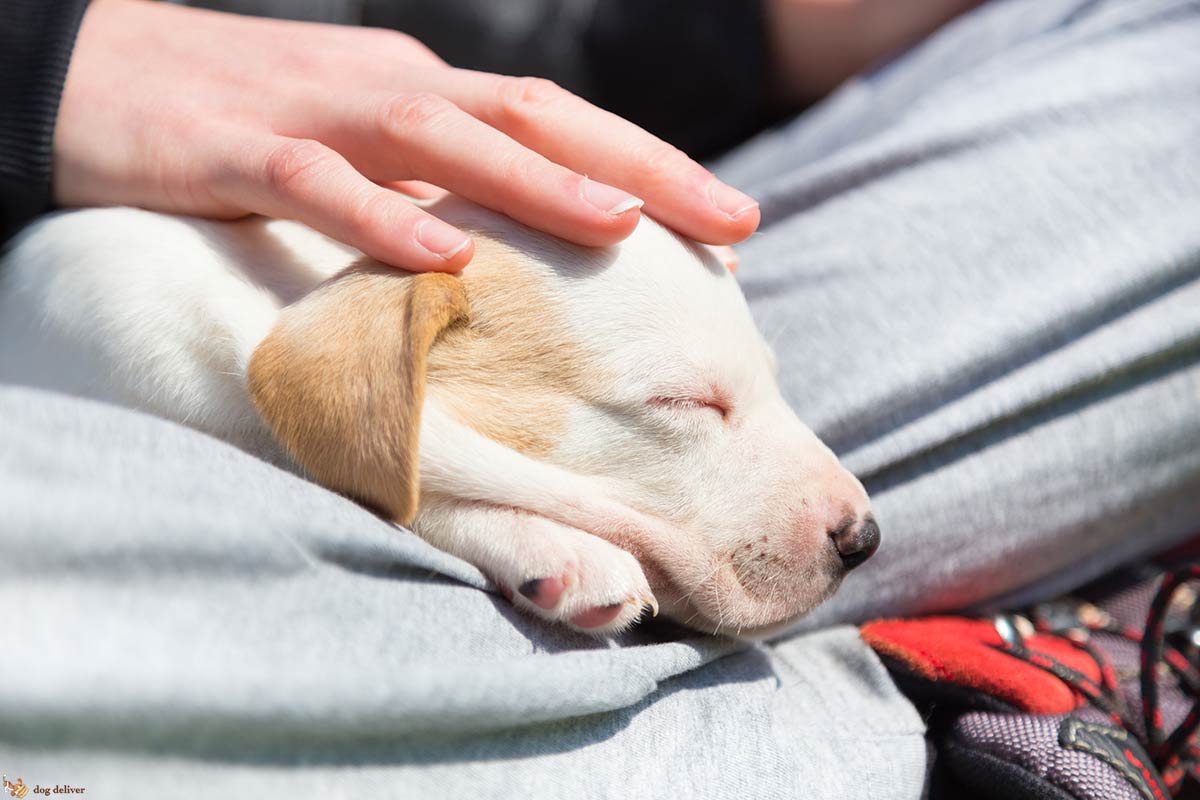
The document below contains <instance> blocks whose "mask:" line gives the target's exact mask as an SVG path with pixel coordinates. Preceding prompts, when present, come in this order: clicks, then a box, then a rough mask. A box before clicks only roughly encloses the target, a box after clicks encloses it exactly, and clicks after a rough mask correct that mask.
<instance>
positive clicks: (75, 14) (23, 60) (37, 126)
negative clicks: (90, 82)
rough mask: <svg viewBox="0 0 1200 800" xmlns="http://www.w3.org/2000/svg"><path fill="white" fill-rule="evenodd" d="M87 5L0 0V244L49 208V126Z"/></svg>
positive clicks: (70, 0) (72, 0) (73, 0)
mask: <svg viewBox="0 0 1200 800" xmlns="http://www.w3.org/2000/svg"><path fill="white" fill-rule="evenodd" d="M86 7H87V0H0V243H3V242H5V241H7V240H8V239H9V237H11V236H12V235H13V234H14V233H16V232H17V231H18V230H19V229H20V228H21V226H22V225H24V224H25V223H26V222H28V221H29V220H31V219H33V218H34V217H35V216H37V215H38V214H40V213H42V212H43V211H46V210H48V209H49V208H50V206H51V196H50V178H51V166H52V164H53V145H54V121H55V118H56V117H57V115H58V103H59V100H60V99H61V97H62V87H63V81H64V80H65V79H66V76H67V64H68V63H69V62H70V60H71V49H72V47H73V46H74V44H75V34H76V33H77V32H78V30H79V23H80V20H81V19H82V18H83V11H84V9H85V8H86Z"/></svg>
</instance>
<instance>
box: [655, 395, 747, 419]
mask: <svg viewBox="0 0 1200 800" xmlns="http://www.w3.org/2000/svg"><path fill="white" fill-rule="evenodd" d="M647 405H650V406H652V407H655V408H661V409H665V410H674V411H682V412H687V411H698V412H706V411H707V412H714V413H716V414H717V416H719V417H720V418H721V419H722V420H725V419H727V418H728V417H729V406H728V405H727V404H726V403H724V402H723V401H720V400H716V399H714V398H711V397H704V396H700V397H689V396H680V397H675V396H670V395H656V396H654V397H651V398H650V399H649V400H648V401H647Z"/></svg>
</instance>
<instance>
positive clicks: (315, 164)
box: [264, 139, 333, 191]
mask: <svg viewBox="0 0 1200 800" xmlns="http://www.w3.org/2000/svg"><path fill="white" fill-rule="evenodd" d="M332 155H333V154H332V153H331V152H330V150H329V149H328V148H326V147H325V146H324V145H323V144H321V143H320V142H316V141H313V140H310V139H299V140H296V141H290V142H284V143H283V144H280V145H278V146H276V147H275V149H274V150H272V151H271V152H270V153H269V154H268V155H267V159H266V163H265V166H264V168H265V170H266V178H267V183H269V184H270V185H271V186H274V187H275V188H276V189H280V190H284V191H286V190H287V189H289V188H291V187H293V186H295V185H296V183H297V182H299V181H301V180H303V179H304V177H305V176H307V175H311V174H313V173H316V172H320V171H322V170H324V169H326V168H327V167H328V166H329V163H330V159H331V157H332Z"/></svg>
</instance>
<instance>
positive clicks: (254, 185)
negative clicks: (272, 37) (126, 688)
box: [226, 137, 474, 272]
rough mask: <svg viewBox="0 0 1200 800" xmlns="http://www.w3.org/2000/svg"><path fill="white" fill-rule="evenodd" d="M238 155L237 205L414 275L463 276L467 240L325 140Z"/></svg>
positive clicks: (285, 142)
mask: <svg viewBox="0 0 1200 800" xmlns="http://www.w3.org/2000/svg"><path fill="white" fill-rule="evenodd" d="M239 153H240V155H239V159H240V160H239V161H238V163H235V164H234V165H233V169H232V174H233V178H232V180H231V181H230V185H229V186H228V187H227V188H226V191H227V192H228V193H229V194H231V195H232V196H231V197H230V198H229V202H231V203H236V204H237V205H238V206H239V207H242V208H245V209H247V210H250V211H253V212H255V213H258V214H264V215H267V216H272V217H282V218H285V219H294V220H298V221H300V222H303V223H304V224H306V225H308V226H310V227H312V228H315V229H316V230H318V231H320V232H321V233H324V234H325V235H327V236H331V237H333V238H334V239H337V240H339V241H342V242H345V243H347V244H350V245H353V246H354V247H357V248H358V249H359V250H362V251H363V252H364V253H366V254H368V255H370V256H372V257H374V258H377V259H379V260H380V261H383V262H385V263H387V264H392V265H394V266H397V267H401V268H403V269H407V270H411V271H413V272H429V271H457V270H459V269H462V268H463V267H464V266H466V264H467V262H469V261H470V260H471V256H472V255H473V253H474V247H473V245H472V243H471V239H470V238H469V237H468V236H467V235H466V234H464V233H462V232H461V231H459V230H458V229H457V228H454V227H453V226H451V225H448V224H447V223H445V222H442V221H441V220H440V219H438V218H436V217H434V216H432V215H430V214H427V213H426V212H424V211H422V210H421V209H419V208H417V207H416V206H414V205H413V204H412V203H410V202H408V201H407V200H405V199H404V197H403V196H402V195H400V194H399V193H397V192H393V191H390V190H388V189H384V188H381V187H379V186H376V185H375V184H374V183H372V182H371V181H369V180H367V179H366V178H364V177H363V176H362V175H360V174H359V173H358V172H357V171H356V170H355V169H354V168H353V167H352V166H350V164H349V163H348V162H347V161H346V159H345V158H343V157H342V156H341V155H339V154H338V153H337V152H335V151H334V150H332V149H330V148H329V147H327V146H325V145H323V144H321V143H319V142H315V141H311V140H307V139H289V138H284V137H267V138H266V139H265V140H263V141H261V142H255V143H253V144H249V145H248V146H245V147H242V148H240V149H239Z"/></svg>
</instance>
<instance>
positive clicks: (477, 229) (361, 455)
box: [0, 198, 879, 636]
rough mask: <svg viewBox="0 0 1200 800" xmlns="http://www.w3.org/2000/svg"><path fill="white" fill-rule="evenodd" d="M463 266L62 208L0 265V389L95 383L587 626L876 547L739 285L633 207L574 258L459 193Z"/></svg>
mask: <svg viewBox="0 0 1200 800" xmlns="http://www.w3.org/2000/svg"><path fill="white" fill-rule="evenodd" d="M431 210H432V211H433V212H434V213H436V214H438V215H439V216H441V217H442V218H444V219H446V220H447V221H449V222H451V223H453V224H455V225H458V226H460V227H462V228H463V229H465V230H468V231H470V232H471V233H472V234H473V235H474V237H475V241H476V256H475V258H474V260H473V261H472V262H471V264H470V265H469V266H468V267H467V268H466V269H465V270H464V271H463V272H462V273H461V274H458V275H447V274H420V275H418V274H411V273H406V272H402V271H399V270H395V269H391V268H388V267H384V266H381V265H378V264H374V263H372V262H370V261H369V260H366V259H364V258H363V257H362V256H361V255H360V254H358V253H356V252H353V251H350V250H349V249H347V248H344V247H342V246H340V245H338V244H336V243H334V242H332V241H330V240H328V239H325V238H324V237H321V236H320V235H318V234H316V233H314V232H313V231H311V230H310V229H307V228H305V227H303V226H301V225H298V224H296V223H291V222H284V221H266V220H262V219H252V220H246V221H241V222H224V223H222V222H207V221H201V220H195V219H187V218H181V217H173V216H166V215H161V214H154V213H149V212H145V211H138V210H133V209H125V208H113V209H91V210H83V211H73V212H64V213H59V214H56V215H53V216H50V217H47V218H44V219H42V220H40V221H39V222H37V223H35V224H34V225H32V226H31V227H30V228H29V229H27V230H26V231H25V232H24V233H23V234H22V235H21V236H20V237H19V238H18V239H17V240H16V241H15V242H14V243H13V245H12V247H10V249H9V252H8V253H7V255H6V256H5V257H4V260H3V265H2V267H0V381H4V382H9V383H21V384H26V385H30V386H37V387H42V388H48V389H53V390H58V391H63V392H69V393H73V394H78V395H84V396H88V397H92V398H97V399H101V400H106V401H109V402H113V403H117V404H120V405H123V406H127V407H130V408H134V409H140V410H143V411H147V412H149V413H152V414H157V415H159V416H162V417H166V418H167V419H171V420H174V421H176V422H179V423H182V424H185V425H189V426H191V427H193V428H196V429H199V430H201V431H205V432H207V433H209V434H212V435H214V436H217V437H219V438H221V439H224V440H226V441H228V442H231V443H233V444H234V445H236V446H238V447H241V448H243V449H246V450H248V451H250V452H252V453H255V454H257V455H259V456H261V457H263V458H266V459H269V460H271V461H273V462H275V463H277V464H280V465H282V466H284V467H287V468H290V469H294V470H297V471H300V472H302V473H303V474H306V475H308V476H310V477H311V478H312V479H314V480H316V481H317V482H319V483H321V484H323V485H324V486H326V487H328V488H329V489H332V490H334V491H336V492H340V493H342V494H344V495H346V496H348V497H351V498H353V499H355V500H357V501H359V502H361V503H363V504H364V505H366V506H369V507H371V508H373V509H375V510H377V511H378V512H379V513H381V514H383V515H386V516H387V517H388V518H389V519H391V520H394V521H396V522H398V523H400V524H403V525H407V526H410V527H411V529H412V530H413V531H415V532H416V533H417V534H418V535H420V536H421V537H423V538H425V539H426V540H427V541H429V542H430V543H432V544H433V545H435V546H437V547H439V548H441V549H443V550H446V551H448V552H450V553H452V554H454V555H456V556H459V557H461V558H463V559H465V560H467V561H469V562H471V563H472V564H475V565H476V566H477V567H479V568H480V569H481V570H482V571H483V572H484V573H486V574H487V575H488V576H490V577H491V579H492V580H493V581H494V582H495V583H496V584H497V586H498V587H499V588H500V590H501V591H502V592H503V593H505V595H506V596H507V597H510V598H511V600H512V602H513V603H514V604H516V605H517V606H519V607H520V608H522V609H525V610H527V611H528V612H530V613H533V614H535V615H537V616H539V617H542V618H544V619H547V620H552V621H555V622H559V623H563V624H566V625H569V626H571V627H573V628H576V629H579V630H584V631H588V632H591V633H595V634H606V633H611V632H614V631H617V630H620V629H622V628H625V627H627V626H629V625H630V624H632V623H633V622H634V621H636V620H637V619H638V618H639V616H641V615H642V613H643V612H644V611H646V610H647V609H648V610H650V611H651V612H653V613H657V612H658V610H659V609H660V608H661V610H662V611H663V612H664V613H665V614H667V615H668V616H669V617H671V618H673V619H675V620H678V621H680V622H682V623H684V624H687V625H690V626H693V627H695V628H698V629H701V630H705V631H710V632H714V633H722V634H731V635H742V636H762V635H766V634H768V633H771V632H774V631H777V630H780V629H782V628H784V627H786V626H787V625H788V624H790V623H791V622H793V621H794V620H796V619H797V618H798V617H800V616H801V615H803V614H804V613H805V612H807V611H808V610H810V609H811V608H813V607H814V606H815V605H817V604H818V603H820V602H821V601H822V600H823V599H825V598H826V597H828V596H829V595H830V594H831V593H832V592H833V591H834V590H835V589H836V588H837V586H838V584H839V583H840V581H841V580H842V578H843V576H844V575H845V574H846V573H847V571H848V570H850V569H852V568H854V567H855V566H857V565H858V564H860V563H862V561H864V560H865V559H866V558H867V557H869V556H870V555H871V554H872V553H873V552H874V550H875V548H876V547H877V545H878V543H879V528H878V526H877V525H876V524H875V521H874V519H873V518H872V515H871V509H870V503H869V501H868V498H867V495H866V492H865V491H864V490H863V487H862V485H861V484H860V483H859V482H858V480H857V479H855V478H854V476H852V475H851V474H850V473H849V472H847V471H846V470H845V469H844V468H842V466H841V465H840V464H839V463H838V460H837V458H836V457H835V456H834V455H833V453H831V452H830V450H829V449H828V448H827V447H826V446H825V445H824V444H822V443H821V441H820V440H818V439H817V437H816V436H815V435H814V434H813V433H812V431H810V430H809V429H808V428H807V427H805V426H804V424H803V423H801V422H800V420H799V419H797V417H796V415H795V414H794V413H793V412H792V410H791V409H790V408H789V407H788V406H787V404H786V403H785V402H784V400H783V398H782V397H781V395H780V393H779V389H778V387H777V384H776V381H775V376H774V369H775V366H774V360H773V357H772V355H771V353H770V352H769V350H768V348H767V345H766V343H765V342H764V341H763V339H762V337H761V336H760V335H759V333H758V331H757V330H756V329H755V326H754V324H753V321H752V320H751V316H750V313H749V311H748V309H747V307H746V303H745V300H744V298H743V296H742V294H741V292H740V290H739V289H738V285H737V283H736V282H735V280H734V279H733V277H732V276H731V275H730V274H729V273H728V272H727V271H726V270H725V269H724V268H723V267H722V266H721V265H720V264H719V263H717V261H716V259H715V258H714V257H713V256H712V255H711V254H710V253H709V252H708V251H707V250H706V249H705V248H702V247H700V246H698V245H696V244H695V243H693V242H689V241H686V240H684V239H681V238H680V237H679V236H677V235H675V234H674V233H672V232H671V231H668V230H667V229H665V228H663V227H662V226H660V225H658V224H656V223H655V222H653V221H652V220H649V219H643V220H642V222H641V224H640V225H639V227H638V228H637V230H636V231H635V232H634V234H633V235H632V236H631V237H629V239H627V240H626V241H625V242H623V243H622V244H620V245H619V246H615V247H610V248H599V249H595V248H584V247H578V246H575V245H572V244H568V243H566V242H563V241H561V240H558V239H555V238H553V237H550V236H547V235H545V234H542V233H539V232H536V231H533V230H530V229H528V228H525V227H522V226H520V225H518V224H517V223H515V222H513V221H512V220H509V219H507V218H504V217H501V216H498V215H496V214H493V213H491V212H488V211H486V210H484V209H482V208H479V207H477V206H474V205H471V204H469V203H466V202H465V201H462V200H459V199H455V198H446V199H444V200H442V201H439V202H438V203H436V204H434V205H433V206H431Z"/></svg>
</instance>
